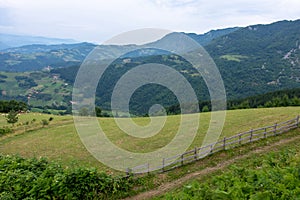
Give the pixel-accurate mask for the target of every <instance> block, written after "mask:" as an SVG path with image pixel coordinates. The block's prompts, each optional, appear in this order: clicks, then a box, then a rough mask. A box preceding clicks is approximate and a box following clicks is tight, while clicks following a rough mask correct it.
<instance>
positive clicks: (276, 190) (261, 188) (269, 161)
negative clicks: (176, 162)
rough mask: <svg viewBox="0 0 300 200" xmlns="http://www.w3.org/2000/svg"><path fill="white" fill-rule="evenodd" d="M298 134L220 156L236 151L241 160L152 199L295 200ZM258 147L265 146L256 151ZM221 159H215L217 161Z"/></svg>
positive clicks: (299, 155)
mask: <svg viewBox="0 0 300 200" xmlns="http://www.w3.org/2000/svg"><path fill="white" fill-rule="evenodd" d="M299 133H300V132H299V129H297V130H294V131H291V132H289V133H287V135H281V136H279V138H277V139H274V138H273V139H271V140H270V141H268V142H266V143H265V142H259V143H261V144H259V143H258V144H252V145H246V146H245V147H242V148H238V149H237V150H236V151H232V152H226V153H222V155H223V159H225V158H224V155H225V156H226V157H227V156H228V154H230V153H231V154H233V155H234V154H236V152H237V151H240V155H243V156H240V157H241V159H238V158H237V159H236V160H235V161H234V163H233V164H229V165H225V164H224V167H219V169H218V166H219V165H220V166H222V164H219V165H215V166H217V167H216V170H211V171H210V172H209V173H203V174H201V173H198V175H197V176H195V177H194V178H191V179H189V180H188V181H186V182H185V183H184V185H183V186H181V187H176V186H175V185H174V186H173V190H171V191H169V192H167V193H165V192H162V193H165V194H163V195H161V196H158V197H154V198H153V199H204V196H203V195H204V193H205V194H206V195H208V196H209V197H208V196H206V197H205V199H216V198H217V196H218V197H219V198H218V199H249V196H251V195H252V198H253V199H274V198H275V199H294V198H295V197H297V199H298V197H299V194H300V190H299V187H298V186H299V184H300V183H299V177H298V174H299V171H298V170H299V160H300V148H299V141H300V137H299ZM289 137H290V139H289ZM273 140H274V141H273ZM278 140H279V141H278ZM256 145H257V147H254V149H252V148H253V147H251V146H256ZM260 145H264V146H261V147H260V148H258V147H259V146H260ZM247 148H248V149H250V150H251V149H252V152H251V151H250V153H249V154H248V156H245V155H247V154H242V153H241V151H244V150H245V149H247ZM220 155H221V154H220ZM220 155H217V156H216V159H217V158H218V157H220ZM238 156H239V154H237V157H238ZM209 159H210V158H209ZM228 160H229V161H230V159H228ZM216 161H217V160H216ZM218 162H220V160H219V161H218ZM287 172H289V174H288V173H287ZM205 187H206V188H205ZM283 193H284V194H283ZM145 196H146V195H145ZM153 196H155V195H153ZM153 196H152V197H153ZM267 196H268V198H267ZM271 196H273V198H271ZM148 197H149V198H151V196H148ZM221 197H222V198H221ZM254 197H256V198H254Z"/></svg>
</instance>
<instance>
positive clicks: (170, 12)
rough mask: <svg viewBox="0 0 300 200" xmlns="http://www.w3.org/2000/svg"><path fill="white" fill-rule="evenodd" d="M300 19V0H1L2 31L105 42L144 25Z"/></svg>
mask: <svg viewBox="0 0 300 200" xmlns="http://www.w3.org/2000/svg"><path fill="white" fill-rule="evenodd" d="M283 19H288V20H293V19H300V0H228V1H221V0H40V1H38V0H0V32H1V33H13V34H26V35H40V36H47V37H58V38H73V39H76V40H78V41H92V42H98V43H101V42H103V41H105V40H107V39H109V38H111V37H113V36H115V35H118V34H119V33H122V32H126V31H131V30H135V29H140V28H161V29H168V30H173V31H183V32H195V33H204V32H207V31H209V30H211V29H220V28H226V27H234V26H247V25H252V24H265V23H271V22H274V21H279V20H283Z"/></svg>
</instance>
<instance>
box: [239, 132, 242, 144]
mask: <svg viewBox="0 0 300 200" xmlns="http://www.w3.org/2000/svg"><path fill="white" fill-rule="evenodd" d="M241 144H242V134H239V145H241Z"/></svg>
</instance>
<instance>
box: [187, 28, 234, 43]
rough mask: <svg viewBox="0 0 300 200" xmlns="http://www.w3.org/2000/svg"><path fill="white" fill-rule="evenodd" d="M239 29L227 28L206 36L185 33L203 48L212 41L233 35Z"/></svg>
mask: <svg viewBox="0 0 300 200" xmlns="http://www.w3.org/2000/svg"><path fill="white" fill-rule="evenodd" d="M239 29H240V28H239V27H234V28H225V29H218V30H211V31H209V32H207V33H205V34H200V35H198V34H196V33H185V34H186V35H187V36H189V37H191V38H193V39H194V40H195V41H197V42H198V43H199V44H201V45H202V46H206V45H208V44H209V43H210V42H211V41H213V40H214V39H215V38H218V37H221V36H224V35H227V34H230V33H233V32H235V31H237V30H239Z"/></svg>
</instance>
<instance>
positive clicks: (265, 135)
mask: <svg viewBox="0 0 300 200" xmlns="http://www.w3.org/2000/svg"><path fill="white" fill-rule="evenodd" d="M264 138H265V139H266V138H267V128H265V132H264Z"/></svg>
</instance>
